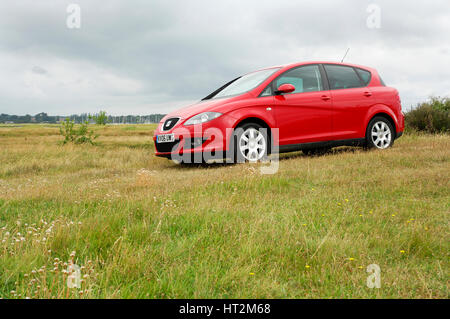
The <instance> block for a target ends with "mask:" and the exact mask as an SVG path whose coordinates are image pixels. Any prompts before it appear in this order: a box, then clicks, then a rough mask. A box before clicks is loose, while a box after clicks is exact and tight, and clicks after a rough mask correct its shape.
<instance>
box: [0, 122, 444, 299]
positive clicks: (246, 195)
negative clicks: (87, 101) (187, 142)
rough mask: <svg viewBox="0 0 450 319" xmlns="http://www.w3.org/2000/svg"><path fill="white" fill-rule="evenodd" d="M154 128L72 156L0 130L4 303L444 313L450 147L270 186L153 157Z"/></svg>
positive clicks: (106, 133)
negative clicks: (200, 303)
mask: <svg viewBox="0 0 450 319" xmlns="http://www.w3.org/2000/svg"><path fill="white" fill-rule="evenodd" d="M153 129H154V126H139V125H135V126H129V127H126V126H114V127H113V126H106V127H104V126H102V127H100V126H99V127H95V130H96V133H98V134H99V135H100V136H99V138H98V140H97V143H96V145H95V146H91V145H65V146H63V145H61V144H60V143H59V141H60V140H61V137H60V136H59V134H58V133H59V132H58V128H57V127H56V126H37V125H34V126H33V125H30V126H23V127H1V128H0V149H1V150H2V151H1V152H0V297H2V298H27V297H28V298H190V297H192V298H226V297H234V298H245V297H254V298H263V297H264V298H276V297H279V298H305V297H306V298H337V297H343V298H394V297H399V298H437V297H441V298H448V274H449V263H448V251H449V240H448V233H449V228H448V226H449V225H448V222H449V219H448V216H449V215H448V214H449V204H450V201H449V199H450V198H449V180H450V179H449V172H450V170H449V168H450V167H449V155H450V151H449V150H450V138H449V136H448V135H408V134H406V135H405V136H404V137H402V138H400V139H399V140H397V141H396V143H395V145H394V147H393V148H392V149H389V150H386V151H375V150H373V151H364V150H362V149H357V148H338V149H336V150H335V151H333V152H331V153H328V154H326V155H324V156H319V157H308V156H304V155H302V154H301V153H290V154H285V155H283V156H282V158H281V160H280V169H279V171H278V173H276V174H274V175H260V174H259V173H258V169H255V168H257V167H256V166H254V165H251V164H242V165H231V166H225V165H211V166H206V167H205V166H179V165H175V164H174V163H172V162H170V161H167V160H165V159H161V158H156V157H154V155H153V154H154V149H153V143H152V140H151V136H152V130H153ZM72 264H74V265H78V266H79V267H80V269H81V270H80V271H81V276H82V279H83V280H84V281H83V283H82V285H81V287H80V288H69V287H68V286H67V283H66V282H67V276H69V275H70V271H71V270H70V265H72ZM369 264H378V265H379V266H380V267H381V288H380V289H369V288H368V287H367V286H366V278H367V276H368V275H369V274H368V273H367V272H366V267H367V266H368V265H369ZM38 287H39V288H38Z"/></svg>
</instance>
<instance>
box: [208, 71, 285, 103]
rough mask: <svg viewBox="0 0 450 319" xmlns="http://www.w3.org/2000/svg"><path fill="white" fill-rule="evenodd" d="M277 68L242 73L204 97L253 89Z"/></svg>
mask: <svg viewBox="0 0 450 319" xmlns="http://www.w3.org/2000/svg"><path fill="white" fill-rule="evenodd" d="M277 70H279V68H272V69H265V70H261V71H256V72H252V73H249V74H246V75H243V76H241V77H239V78H237V79H235V80H233V81H231V82H229V83H228V84H225V85H224V86H223V87H221V88H220V89H218V90H217V91H215V92H213V93H211V94H210V95H209V96H207V97H206V98H205V99H211V98H220V97H225V96H231V95H238V94H242V93H245V92H247V91H250V90H251V89H254V88H255V87H257V86H258V85H259V84H261V83H262V82H264V80H265V79H267V78H268V77H269V76H271V75H272V74H273V73H274V72H276V71H277Z"/></svg>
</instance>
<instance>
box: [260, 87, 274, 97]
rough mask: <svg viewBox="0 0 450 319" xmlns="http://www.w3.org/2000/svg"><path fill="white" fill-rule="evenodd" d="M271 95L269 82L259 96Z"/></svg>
mask: <svg viewBox="0 0 450 319" xmlns="http://www.w3.org/2000/svg"><path fill="white" fill-rule="evenodd" d="M271 95H272V84H269V85H268V86H267V87H266V88H265V89H264V91H262V92H261V94H260V95H259V96H271Z"/></svg>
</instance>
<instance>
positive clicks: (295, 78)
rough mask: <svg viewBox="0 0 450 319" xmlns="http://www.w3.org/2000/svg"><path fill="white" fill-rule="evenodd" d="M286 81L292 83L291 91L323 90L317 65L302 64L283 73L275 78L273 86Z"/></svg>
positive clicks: (276, 86)
mask: <svg viewBox="0 0 450 319" xmlns="http://www.w3.org/2000/svg"><path fill="white" fill-rule="evenodd" d="M286 83H289V84H292V85H293V86H294V87H295V91H294V92H292V93H303V92H316V91H322V90H323V88H322V79H321V77H320V71H319V66H318V65H307V66H302V67H298V68H295V69H293V70H289V71H287V72H285V73H283V74H282V75H281V76H280V77H278V78H277V79H276V80H275V88H278V87H279V86H280V85H282V84H286ZM292 93H291V94H292Z"/></svg>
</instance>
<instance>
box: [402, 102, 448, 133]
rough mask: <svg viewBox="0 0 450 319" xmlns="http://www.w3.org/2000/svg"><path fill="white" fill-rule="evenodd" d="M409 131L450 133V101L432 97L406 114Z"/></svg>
mask: <svg viewBox="0 0 450 319" xmlns="http://www.w3.org/2000/svg"><path fill="white" fill-rule="evenodd" d="M405 125H406V128H407V129H411V130H416V131H424V132H428V133H448V132H449V131H450V99H449V98H447V97H445V98H440V97H432V98H430V100H429V101H427V102H424V103H422V104H419V105H418V106H417V107H416V108H415V109H412V110H411V111H409V112H407V113H406V114H405Z"/></svg>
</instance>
